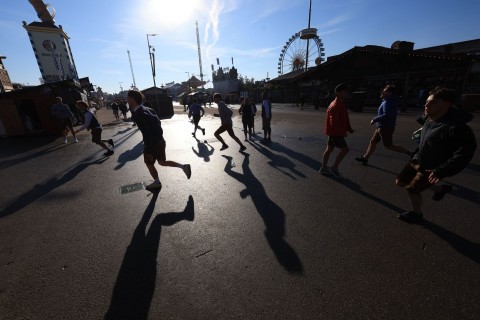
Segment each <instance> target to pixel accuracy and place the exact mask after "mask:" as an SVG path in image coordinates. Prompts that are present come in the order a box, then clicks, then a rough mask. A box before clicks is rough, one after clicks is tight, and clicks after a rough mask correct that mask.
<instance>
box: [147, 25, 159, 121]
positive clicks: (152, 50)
mask: <svg viewBox="0 0 480 320" xmlns="http://www.w3.org/2000/svg"><path fill="white" fill-rule="evenodd" d="M149 36H150V37H154V36H158V34H157V33H147V44H148V56H149V57H150V66H151V67H152V78H153V90H155V105H154V107H155V108H154V109H155V110H156V111H157V113H158V112H159V110H158V94H157V83H156V82H155V48H154V47H153V46H151V45H150V40H149V39H148V37H149Z"/></svg>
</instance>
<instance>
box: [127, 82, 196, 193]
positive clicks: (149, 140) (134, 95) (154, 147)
mask: <svg viewBox="0 0 480 320" xmlns="http://www.w3.org/2000/svg"><path fill="white" fill-rule="evenodd" d="M143 99H144V97H143V94H142V93H141V92H140V91H137V90H129V91H128V93H127V100H128V105H129V106H130V109H131V110H132V112H133V115H134V117H135V121H136V123H137V126H138V129H140V131H141V132H142V136H143V144H144V150H143V158H144V161H145V164H146V166H147V168H148V171H149V172H150V174H151V176H152V178H153V179H154V181H153V183H151V184H149V185H148V186H147V187H146V188H147V190H154V189H161V188H162V184H161V182H160V179H159V177H158V171H157V169H156V168H155V161H158V164H159V165H161V166H162V167H177V168H180V169H182V170H183V172H184V173H185V175H186V176H187V178H188V179H190V177H191V176H192V169H191V167H190V165H189V164H180V163H178V162H174V161H169V160H166V155H165V147H166V143H165V140H164V139H163V130H162V124H161V122H160V119H158V117H157V115H156V113H155V111H153V109H150V108H147V107H145V106H143V105H142V102H143Z"/></svg>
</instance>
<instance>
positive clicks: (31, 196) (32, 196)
mask: <svg viewBox="0 0 480 320" xmlns="http://www.w3.org/2000/svg"><path fill="white" fill-rule="evenodd" d="M108 158H109V157H103V158H100V159H98V160H94V161H90V162H82V163H80V164H77V165H76V166H75V167H73V168H72V169H70V170H68V171H67V172H66V173H65V174H64V175H63V176H61V177H56V178H53V179H50V180H48V181H47V182H45V183H41V184H37V185H35V186H33V187H32V189H30V190H29V191H27V192H25V193H24V194H22V195H20V196H18V198H17V200H15V201H14V202H13V203H11V204H9V205H8V206H7V207H5V208H3V209H1V210H0V218H3V217H6V216H8V215H11V214H13V213H15V212H17V211H19V210H21V209H23V208H25V207H26V206H28V205H30V204H31V203H33V202H35V201H36V200H37V199H39V198H41V197H43V196H45V195H47V194H48V193H50V192H52V191H53V190H55V189H56V188H58V187H60V186H62V185H64V184H65V183H67V182H69V181H71V180H73V179H74V178H75V177H76V176H77V175H78V174H80V173H81V172H82V171H83V170H85V169H87V168H88V167H89V166H91V165H93V164H102V163H104V162H105V161H106V160H107V159H108ZM85 160H89V158H87V159H85Z"/></svg>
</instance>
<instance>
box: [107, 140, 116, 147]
mask: <svg viewBox="0 0 480 320" xmlns="http://www.w3.org/2000/svg"><path fill="white" fill-rule="evenodd" d="M108 144H109V145H111V146H112V149H113V148H115V144H114V143H113V140H112V139H110V140H108Z"/></svg>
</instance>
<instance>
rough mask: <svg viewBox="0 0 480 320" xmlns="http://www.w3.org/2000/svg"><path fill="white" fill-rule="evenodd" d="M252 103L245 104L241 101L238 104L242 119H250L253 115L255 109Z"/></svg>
mask: <svg viewBox="0 0 480 320" xmlns="http://www.w3.org/2000/svg"><path fill="white" fill-rule="evenodd" d="M254 108H255V107H254V104H253V103H250V104H245V103H243V104H242V105H241V106H240V109H238V112H239V113H240V114H241V115H242V119H251V118H253V116H254V115H255V111H256V110H255V109H254Z"/></svg>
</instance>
